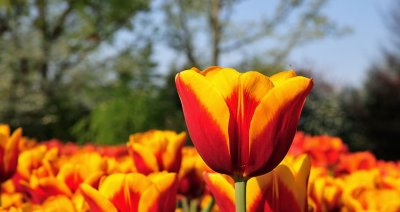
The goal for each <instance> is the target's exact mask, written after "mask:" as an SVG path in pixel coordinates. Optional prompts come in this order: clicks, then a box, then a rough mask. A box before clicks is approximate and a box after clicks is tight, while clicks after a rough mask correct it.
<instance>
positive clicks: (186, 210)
mask: <svg viewBox="0 0 400 212" xmlns="http://www.w3.org/2000/svg"><path fill="white" fill-rule="evenodd" d="M182 210H183V211H184V212H190V209H189V202H188V199H187V198H186V197H183V198H182Z"/></svg>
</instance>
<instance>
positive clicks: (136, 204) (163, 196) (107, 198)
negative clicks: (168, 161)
mask: <svg viewBox="0 0 400 212" xmlns="http://www.w3.org/2000/svg"><path fill="white" fill-rule="evenodd" d="M177 189H178V178H177V174H175V173H166V172H160V173H156V174H151V175H149V176H147V177H146V176H144V175H142V174H139V173H131V174H112V175H109V176H107V177H106V178H105V179H104V180H103V181H102V183H101V184H100V185H99V189H98V190H97V189H95V188H93V187H91V186H90V185H88V184H85V183H83V184H81V185H80V191H81V193H82V195H83V197H84V199H85V201H86V202H87V203H88V205H89V207H90V210H91V211H104V212H105V211H107V212H111V211H140V212H141V211H143V212H147V211H174V210H175V204H176V203H175V202H176V192H177Z"/></svg>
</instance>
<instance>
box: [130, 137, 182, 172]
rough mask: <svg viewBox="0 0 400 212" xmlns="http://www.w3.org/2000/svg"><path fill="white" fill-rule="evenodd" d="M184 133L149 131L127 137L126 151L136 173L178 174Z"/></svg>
mask: <svg viewBox="0 0 400 212" xmlns="http://www.w3.org/2000/svg"><path fill="white" fill-rule="evenodd" d="M185 141H186V133H184V132H182V133H180V134H176V133H175V132H173V131H160V130H150V131H148V132H145V133H136V134H133V135H131V136H129V143H128V144H127V145H128V149H129V152H130V154H131V155H132V158H133V161H134V164H135V166H136V169H137V171H138V172H140V173H143V174H146V175H147V174H150V173H153V172H159V171H168V172H179V168H180V166H181V161H182V147H183V145H184V144H185Z"/></svg>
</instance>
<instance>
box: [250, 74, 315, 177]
mask: <svg viewBox="0 0 400 212" xmlns="http://www.w3.org/2000/svg"><path fill="white" fill-rule="evenodd" d="M311 88H312V80H311V79H308V78H304V77H293V78H290V79H287V80H285V81H284V82H282V83H281V84H280V85H279V86H276V87H274V88H273V89H271V90H270V91H269V93H268V94H267V95H266V96H265V97H264V98H263V99H262V101H261V103H260V104H259V106H258V107H257V108H256V110H255V112H254V115H253V119H252V120H251V124H250V141H249V142H250V155H263V156H264V157H251V158H250V161H249V166H248V169H247V171H246V173H245V175H248V176H256V175H260V174H264V173H266V172H268V171H271V170H272V169H273V168H274V167H275V166H277V165H278V164H279V162H280V161H281V160H282V159H283V157H284V156H285V155H286V153H287V151H288V150H289V147H290V145H291V143H292V140H293V137H294V134H295V132H296V129H297V123H298V120H299V118H300V113H301V110H302V108H303V104H304V101H305V98H306V96H307V95H308V93H309V92H310V90H311Z"/></svg>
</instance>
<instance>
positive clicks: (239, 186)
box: [235, 178, 247, 212]
mask: <svg viewBox="0 0 400 212" xmlns="http://www.w3.org/2000/svg"><path fill="white" fill-rule="evenodd" d="M246 182H247V180H246V179H243V178H235V202H236V212H246Z"/></svg>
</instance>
